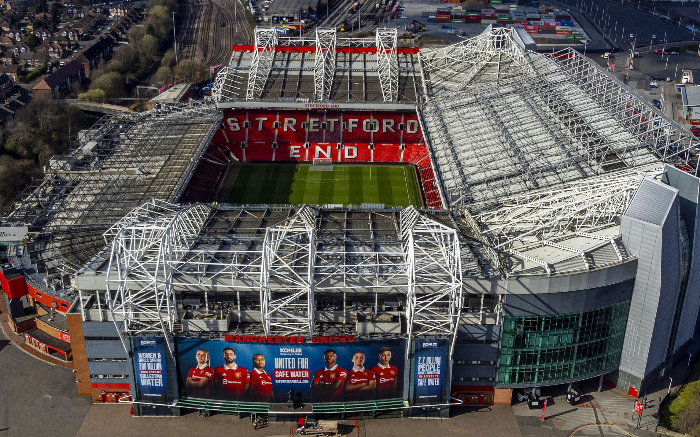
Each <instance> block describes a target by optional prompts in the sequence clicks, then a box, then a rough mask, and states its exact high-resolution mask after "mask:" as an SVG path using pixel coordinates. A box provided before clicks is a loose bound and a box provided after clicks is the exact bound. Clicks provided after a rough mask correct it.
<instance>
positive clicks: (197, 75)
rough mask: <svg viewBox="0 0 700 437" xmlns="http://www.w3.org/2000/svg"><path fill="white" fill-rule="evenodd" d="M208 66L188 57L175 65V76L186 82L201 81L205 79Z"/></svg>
mask: <svg viewBox="0 0 700 437" xmlns="http://www.w3.org/2000/svg"><path fill="white" fill-rule="evenodd" d="M205 72H206V68H205V67H204V65H202V64H201V63H200V62H197V61H192V60H189V59H186V60H184V61H180V63H179V64H177V67H175V77H176V78H177V79H180V80H183V81H185V82H199V81H201V80H203V79H204V76H205V74H206V73H205Z"/></svg>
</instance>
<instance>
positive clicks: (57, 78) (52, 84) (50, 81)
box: [34, 60, 85, 90]
mask: <svg viewBox="0 0 700 437" xmlns="http://www.w3.org/2000/svg"><path fill="white" fill-rule="evenodd" d="M84 68H85V67H83V64H82V63H81V62H78V61H75V60H74V61H70V62H69V63H67V64H66V65H64V66H63V67H61V68H59V69H58V71H57V72H55V73H53V74H49V75H48V76H46V77H45V78H44V80H42V81H41V82H39V83H38V84H37V85H36V86H35V87H34V89H51V90H53V89H54V88H56V87H57V86H59V85H61V84H62V83H64V82H65V81H66V80H68V78H70V77H71V76H73V75H75V74H76V73H77V72H78V71H82V70H84ZM46 87H48V88H46Z"/></svg>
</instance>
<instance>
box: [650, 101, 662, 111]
mask: <svg viewBox="0 0 700 437" xmlns="http://www.w3.org/2000/svg"><path fill="white" fill-rule="evenodd" d="M651 104H652V105H654V106H656V107H657V108H659V109H661V102H660V101H659V100H658V99H653V100H652V101H651Z"/></svg>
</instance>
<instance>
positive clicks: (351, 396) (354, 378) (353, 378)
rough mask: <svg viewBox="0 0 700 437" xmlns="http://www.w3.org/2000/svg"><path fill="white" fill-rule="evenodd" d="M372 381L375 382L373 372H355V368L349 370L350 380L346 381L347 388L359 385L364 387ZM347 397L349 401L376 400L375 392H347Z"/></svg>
mask: <svg viewBox="0 0 700 437" xmlns="http://www.w3.org/2000/svg"><path fill="white" fill-rule="evenodd" d="M370 381H374V371H373V370H370V369H365V368H362V370H355V368H354V367H353V368H352V369H350V370H348V378H347V380H346V385H347V386H353V385H359V386H363V387H364V386H365V385H366V384H367V383H368V382H370ZM345 397H346V398H347V399H348V400H349V401H365V400H369V399H373V398H374V390H359V389H358V390H352V391H348V390H346V391H345Z"/></svg>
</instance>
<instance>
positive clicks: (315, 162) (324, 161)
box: [313, 158, 333, 165]
mask: <svg viewBox="0 0 700 437" xmlns="http://www.w3.org/2000/svg"><path fill="white" fill-rule="evenodd" d="M313 165H333V159H331V158H314V160H313Z"/></svg>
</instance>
